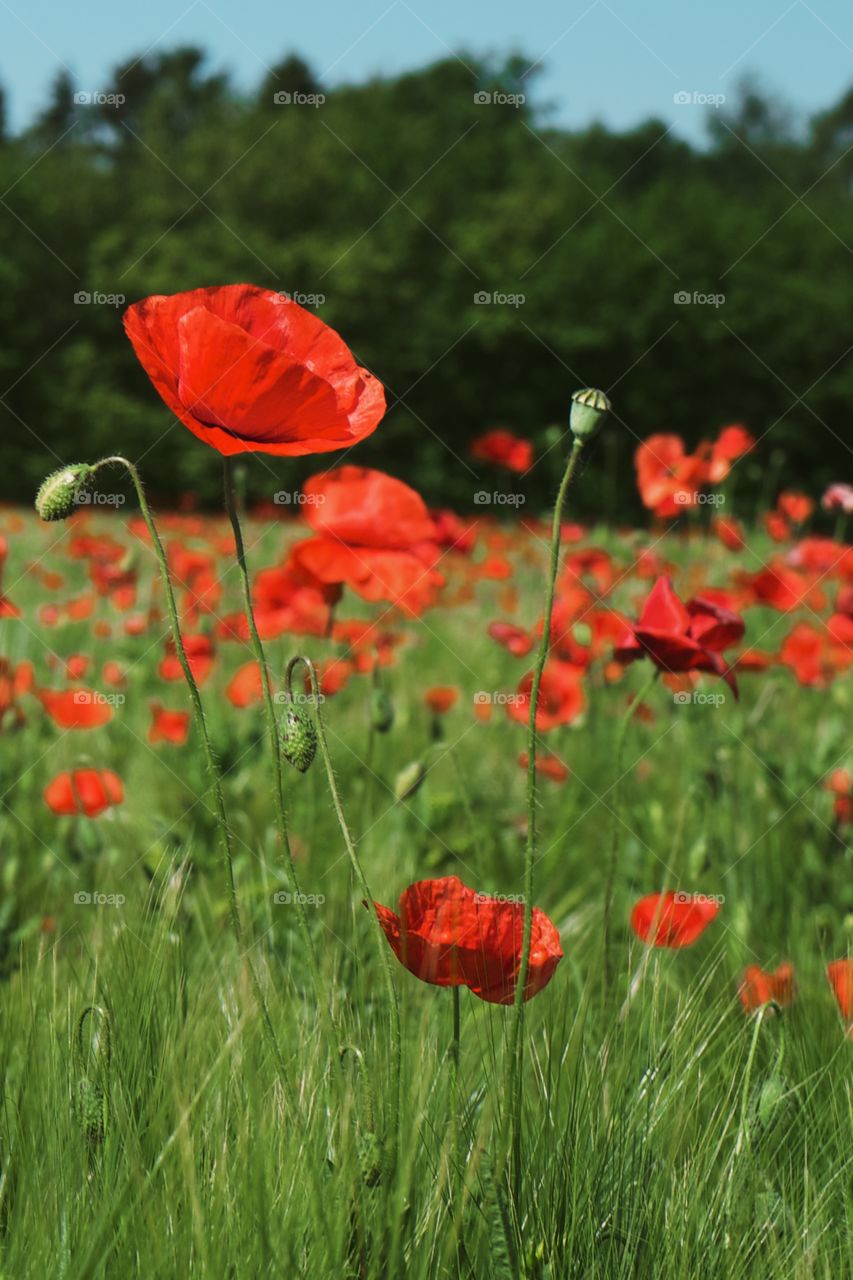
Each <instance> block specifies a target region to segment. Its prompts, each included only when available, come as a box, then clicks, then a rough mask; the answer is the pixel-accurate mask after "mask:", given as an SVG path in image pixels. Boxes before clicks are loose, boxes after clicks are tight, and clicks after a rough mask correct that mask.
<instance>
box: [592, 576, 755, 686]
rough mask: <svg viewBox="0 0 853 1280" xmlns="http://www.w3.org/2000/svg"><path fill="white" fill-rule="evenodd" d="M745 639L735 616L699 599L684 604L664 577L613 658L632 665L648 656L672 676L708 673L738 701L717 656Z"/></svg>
mask: <svg viewBox="0 0 853 1280" xmlns="http://www.w3.org/2000/svg"><path fill="white" fill-rule="evenodd" d="M743 634H744V623H743V619H742V618H741V617H740V615H739V614H737V613H734V612H733V611H732V610H731V609H726V608H725V607H724V606H723V605H721V604H718V603H717V602H716V601H715V600H711V599H710V598H708V597H703V596H697V597H696V598H695V599H693V600H688V602H687V604H686V605H685V604H682V602H681V600H679V598H678V596H677V595H676V594H675V591H674V590H673V586H672V580H671V579H670V578H669V577H668V576H665V577H663V578H659V579H658V581H657V582H656V583H655V585H654V587H653V588H652V590H651V591H650V593H649V595H648V597H647V599H646V602H645V604H644V606H643V612H642V614H641V615H640V620H639V622H637V623H636V624H635V625H634V626H633V627H632V628H631V630H630V631H629V633H628V634H627V635H626V636H624V637H623V639H622V640H621V641H620V642H619V644H618V645H617V647H616V650H615V653H614V656H615V657H616V659H617V660H618V661H619V662H631V661H633V659H634V658H641V657H642V656H643V655H644V654H648V656H649V657H650V658H651V660H652V662H654V663H655V665H656V666H658V667H660V668H661V670H662V671H667V672H672V673H678V672H685V671H709V672H711V673H712V674H713V675H718V676H722V677H723V679H724V680H725V681H726V683H727V684H728V685H729V686H730V687H731V689H732V691H733V692H734V694H735V696H737V684H736V683H735V678H734V675H733V674H732V671H731V669H730V667H729V666H728V665H727V664H726V662H725V661H724V659H723V658H722V656H721V655H722V652H723V650H725V649H728V648H730V647H731V646H732V645H734V644H738V643H739V642H740V641H741V640H742V639H743Z"/></svg>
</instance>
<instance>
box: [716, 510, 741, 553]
mask: <svg viewBox="0 0 853 1280" xmlns="http://www.w3.org/2000/svg"><path fill="white" fill-rule="evenodd" d="M711 528H712V529H713V531H714V533H715V534H716V536H717V537H718V538H719V539H720V542H722V544H723V546H724V547H726V548H727V549H728V550H729V551H743V549H744V547H745V546H746V539H745V538H744V536H743V526H742V525H741V524H740V521H738V520H732V519H730V518H728V517H726V516H715V517H714V519H713V520H712V521H711Z"/></svg>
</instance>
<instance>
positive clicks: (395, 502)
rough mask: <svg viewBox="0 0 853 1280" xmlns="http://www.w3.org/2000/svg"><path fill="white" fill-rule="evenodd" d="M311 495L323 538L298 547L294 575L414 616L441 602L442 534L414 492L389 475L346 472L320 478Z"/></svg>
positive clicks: (309, 486)
mask: <svg viewBox="0 0 853 1280" xmlns="http://www.w3.org/2000/svg"><path fill="white" fill-rule="evenodd" d="M303 495H304V497H305V499H306V502H305V520H306V523H307V524H308V525H309V526H310V528H311V529H312V530H313V531H314V533H315V535H316V536H315V537H313V538H309V539H308V540H307V541H305V542H299V543H297V544H296V546H295V547H294V548H293V549H292V551H291V558H290V562H289V565H288V567H289V568H292V567H296V568H298V569H300V570H302V571H304V572H307V573H309V574H311V575H312V576H313V577H314V578H315V579H317V580H319V581H320V582H322V583H327V584H333V583H345V584H346V585H347V586H349V587H350V588H351V589H352V590H353V591H355V592H356V594H357V595H360V596H361V597H362V599H364V600H370V601H379V600H386V601H389V602H390V603H392V604H395V605H397V607H398V608H401V609H403V610H404V611H405V612H407V613H411V614H417V613H420V612H421V611H422V610H423V609H424V608H425V607H426V606H428V605H430V604H432V603H433V602H434V600H435V597H436V593H437V591H438V588H439V587H440V586H442V585H443V582H444V579H443V578H442V576H441V574H440V573H438V572H437V571H436V570H435V568H434V567H433V566H434V565H435V562H436V561H437V559H438V557H439V554H440V553H439V547H438V543H437V542H436V541H435V534H436V530H435V525H434V523H433V521H432V520H431V519H430V516H429V512H428V511H427V508H426V506H425V504H424V502H423V499H422V498H421V497H420V496H419V495H418V494H417V493H415V491H414V489H410V488H409V486H408V485H407V484H403V482H402V480H395V479H393V477H392V476H388V475H385V474H384V473H383V472H382V471H372V470H370V469H369V468H366V467H339V468H338V469H337V470H335V471H326V472H324V473H323V474H321V475H317V476H312V478H311V479H310V480H308V481H307V482H306V483H305V485H304V486H303Z"/></svg>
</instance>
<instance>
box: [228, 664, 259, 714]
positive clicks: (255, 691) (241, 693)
mask: <svg viewBox="0 0 853 1280" xmlns="http://www.w3.org/2000/svg"><path fill="white" fill-rule="evenodd" d="M263 695H264V687H263V684H262V683H261V669H260V667H259V666H258V664H257V662H246V663H244V665H243V666H242V667H240V668H239V669H238V670H237V671H236V672H235V673H234V675H233V676H232V678H231V680H230V681H229V683H228V686H227V688H226V690H225V696H226V698H227V699H228V701H229V702H231V703H233V705H234V706H235V707H248V706H251V704H252V703H253V702H260V701H261V699H262V697H263Z"/></svg>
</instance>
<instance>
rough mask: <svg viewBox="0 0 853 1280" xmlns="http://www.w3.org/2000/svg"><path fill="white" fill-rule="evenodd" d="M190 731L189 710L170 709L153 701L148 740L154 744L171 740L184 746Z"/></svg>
mask: <svg viewBox="0 0 853 1280" xmlns="http://www.w3.org/2000/svg"><path fill="white" fill-rule="evenodd" d="M189 731H190V713H189V711H170V710H169V708H168V707H164V706H162V705H161V704H160V703H159V702H152V703H151V726H150V728H149V730H148V741H149V742H150V743H151V744H152V746H153V745H154V744H155V743H158V742H170V743H171V744H172V745H173V746H175V747H182V746H183V745H184V743H185V742H186V740H187V737H188V736H189Z"/></svg>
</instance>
